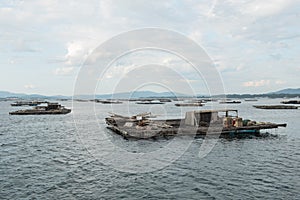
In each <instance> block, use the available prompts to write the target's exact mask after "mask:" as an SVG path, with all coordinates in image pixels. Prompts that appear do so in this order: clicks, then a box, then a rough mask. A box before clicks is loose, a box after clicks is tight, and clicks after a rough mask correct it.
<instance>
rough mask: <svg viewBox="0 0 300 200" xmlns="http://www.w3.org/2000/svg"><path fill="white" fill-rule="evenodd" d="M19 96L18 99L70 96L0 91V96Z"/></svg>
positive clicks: (62, 97)
mask: <svg viewBox="0 0 300 200" xmlns="http://www.w3.org/2000/svg"><path fill="white" fill-rule="evenodd" d="M12 97H13V98H20V99H64V98H70V97H67V96H61V95H58V96H45V95H39V94H24V93H13V92H7V91H0V98H12Z"/></svg>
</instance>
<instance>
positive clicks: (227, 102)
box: [219, 100, 242, 104]
mask: <svg viewBox="0 0 300 200" xmlns="http://www.w3.org/2000/svg"><path fill="white" fill-rule="evenodd" d="M219 103H220V104H239V103H242V102H241V101H235V100H233V101H227V100H224V101H220V102H219Z"/></svg>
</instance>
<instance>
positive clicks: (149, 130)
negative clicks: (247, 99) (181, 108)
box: [105, 111, 287, 139]
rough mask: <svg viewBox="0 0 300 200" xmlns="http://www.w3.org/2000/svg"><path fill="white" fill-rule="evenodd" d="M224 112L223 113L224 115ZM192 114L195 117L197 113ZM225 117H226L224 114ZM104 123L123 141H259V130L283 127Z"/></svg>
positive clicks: (143, 120)
mask: <svg viewBox="0 0 300 200" xmlns="http://www.w3.org/2000/svg"><path fill="white" fill-rule="evenodd" d="M210 112H215V111H209V112H208V111H203V112H200V113H201V114H206V115H207V114H209V113H210ZM225 112H226V113H227V111H225ZM196 113H198V114H199V112H196ZM226 115H228V113H227V114H226ZM227 118H228V117H227ZM237 119H238V118H237ZM239 119H240V118H239ZM105 120H106V123H107V124H108V127H107V128H108V129H110V130H112V131H113V132H115V133H117V134H119V135H122V136H123V137H124V138H135V139H150V138H159V137H170V136H171V137H172V136H177V135H190V136H196V135H202V136H204V135H207V134H209V135H217V136H219V135H220V136H238V135H254V136H258V137H259V136H260V130H262V129H274V128H278V127H286V126H287V124H275V123H257V124H251V123H249V125H245V126H242V125H240V126H239V127H236V126H233V125H229V126H224V122H223V119H222V120H221V119H218V120H216V121H213V122H211V123H207V122H205V121H201V122H200V123H199V124H198V125H197V126H193V125H187V121H186V118H185V119H167V120H152V119H149V118H148V117H146V116H133V117H123V116H121V115H113V116H111V117H107V118H106V119H105Z"/></svg>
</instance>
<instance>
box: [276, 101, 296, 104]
mask: <svg viewBox="0 0 300 200" xmlns="http://www.w3.org/2000/svg"><path fill="white" fill-rule="evenodd" d="M280 103H283V104H300V100H289V101H282V102H280Z"/></svg>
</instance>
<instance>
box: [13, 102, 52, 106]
mask: <svg viewBox="0 0 300 200" xmlns="http://www.w3.org/2000/svg"><path fill="white" fill-rule="evenodd" d="M43 103H48V102H47V101H17V102H14V103H12V104H10V105H11V106H37V105H40V104H43Z"/></svg>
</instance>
